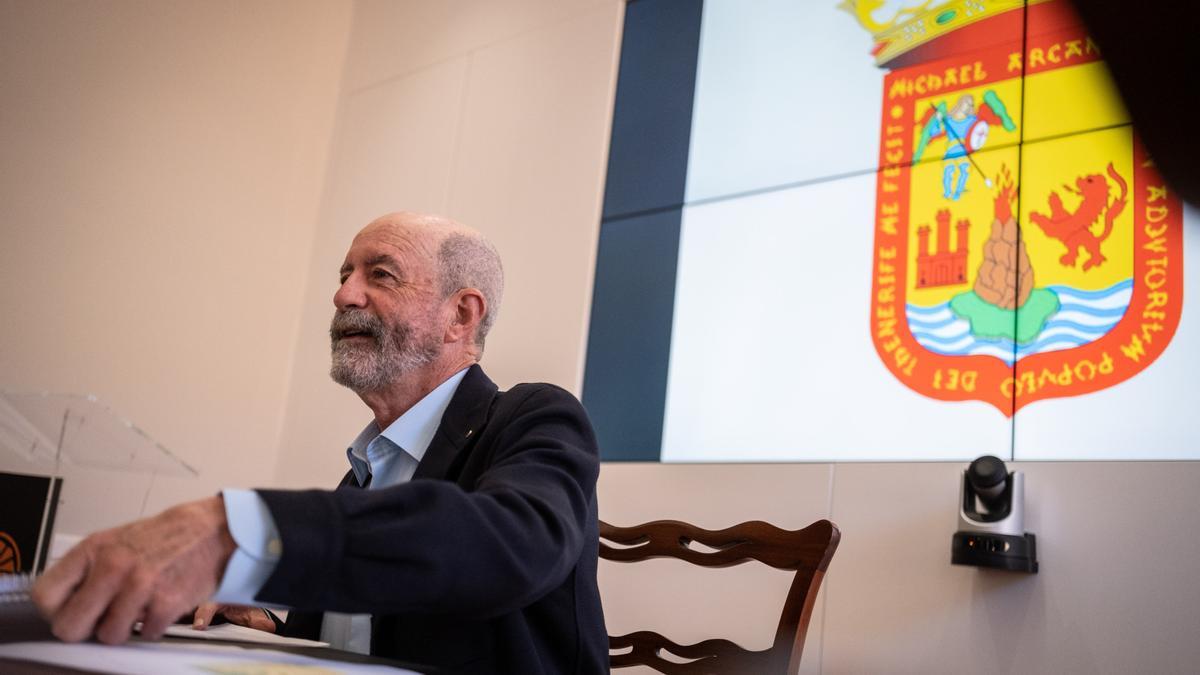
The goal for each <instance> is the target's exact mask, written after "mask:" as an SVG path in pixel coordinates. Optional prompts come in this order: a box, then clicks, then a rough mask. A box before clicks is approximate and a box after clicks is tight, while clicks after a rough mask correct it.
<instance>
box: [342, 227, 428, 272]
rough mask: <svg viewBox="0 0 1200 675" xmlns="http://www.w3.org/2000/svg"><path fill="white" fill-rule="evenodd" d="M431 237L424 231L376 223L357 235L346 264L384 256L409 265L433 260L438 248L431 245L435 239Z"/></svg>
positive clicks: (348, 252) (348, 253)
mask: <svg viewBox="0 0 1200 675" xmlns="http://www.w3.org/2000/svg"><path fill="white" fill-rule="evenodd" d="M431 235H432V233H430V232H428V231H425V230H424V229H422V228H414V227H411V226H407V225H404V224H397V223H379V222H374V223H371V224H370V225H368V226H366V227H364V228H363V229H362V230H361V231H359V233H358V234H357V235H355V237H354V241H353V242H351V244H350V250H349V251H347V252H346V262H347V263H351V262H365V260H364V259H368V258H370V259H374V258H379V257H382V256H387V257H390V258H393V259H397V260H400V259H403V260H404V261H406V262H410V263H411V262H416V261H418V260H431V259H432V256H433V252H434V250H435V248H436V247H435V246H433V245H432V244H433V242H434V237H433V236H431Z"/></svg>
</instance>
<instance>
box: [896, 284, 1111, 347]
mask: <svg viewBox="0 0 1200 675" xmlns="http://www.w3.org/2000/svg"><path fill="white" fill-rule="evenodd" d="M1047 288H1048V289H1049V290H1051V291H1053V292H1054V293H1055V295H1057V296H1058V298H1059V302H1060V303H1061V306H1060V307H1059V310H1058V311H1057V312H1055V313H1054V314H1053V315H1051V316H1050V318H1049V320H1047V321H1046V325H1045V326H1043V327H1042V331H1041V332H1040V333H1038V336H1037V339H1036V340H1034V341H1033V342H1031V343H1028V344H1023V345H1015V344H1014V343H1013V341H1012V340H1009V339H1007V338H1002V339H998V340H993V339H985V338H979V337H976V336H974V335H971V324H970V322H968V321H967V320H966V319H962V318H959V317H958V316H957V315H955V314H954V312H953V311H951V309H950V303H949V302H945V303H942V304H940V305H935V306H933V307H919V306H914V305H908V306H907V307H906V308H905V314H906V316H907V318H908V326H909V329H910V330H911V331H912V334H913V337H915V338H916V339H917V342H918V343H919V344H921V346H923V347H925V348H926V349H928V350H930V351H932V352H935V353H938V354H945V355H948V356H967V355H986V356H994V357H996V358H998V359H1001V360H1002V361H1004V362H1005V363H1008V364H1011V363H1013V362H1014V361H1015V360H1016V359H1020V358H1022V357H1025V356H1029V355H1031V354H1040V353H1043V352H1052V351H1058V350H1062V349H1072V348H1074V347H1079V346H1082V345H1085V344H1088V343H1089V342H1094V341H1096V340H1098V339H1100V338H1101V337H1103V336H1104V335H1105V334H1106V333H1108V331H1110V330H1112V328H1113V326H1115V325H1117V323H1118V322H1119V321H1120V320H1121V317H1123V316H1124V315H1125V310H1126V308H1127V307H1128V306H1129V300H1130V298H1131V297H1132V294H1133V280H1132V279H1126V280H1124V281H1121V282H1118V283H1116V284H1114V285H1113V286H1111V287H1109V288H1107V289H1104V290H1100V291H1082V290H1079V289H1076V288H1071V287H1068V286H1048V287H1047ZM1014 347H1015V348H1016V349H1015V353H1014Z"/></svg>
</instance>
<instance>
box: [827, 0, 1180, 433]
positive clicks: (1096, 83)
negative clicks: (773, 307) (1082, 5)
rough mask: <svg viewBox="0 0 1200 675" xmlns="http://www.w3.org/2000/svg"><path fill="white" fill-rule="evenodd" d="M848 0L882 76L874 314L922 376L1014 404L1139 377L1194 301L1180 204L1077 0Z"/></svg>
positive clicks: (918, 386) (909, 370)
mask: <svg viewBox="0 0 1200 675" xmlns="http://www.w3.org/2000/svg"><path fill="white" fill-rule="evenodd" d="M844 6H845V7H846V8H847V9H849V10H850V11H852V12H853V13H854V14H855V15H856V16H857V17H858V19H859V21H860V22H861V23H862V24H863V25H864V26H865V27H866V28H868V29H869V30H870V31H871V32H872V34H873V35H874V37H875V41H876V45H875V50H874V55H875V57H876V64H877V65H878V66H880V67H886V68H888V69H889V71H890V72H889V73H888V74H887V76H886V77H885V80H884V88H883V106H882V110H883V115H882V117H883V119H882V124H881V128H880V131H881V135H880V155H879V156H880V160H879V166H880V170H879V176H878V182H877V191H876V222H875V250H874V265H873V269H872V276H873V280H872V297H871V331H872V338H873V341H874V344H875V347H876V350H877V351H878V353H879V356H880V358H882V359H883V362H884V363H885V364H886V366H887V368H888V369H889V370H890V371H891V372H892V374H893V375H895V376H896V377H897V378H898V379H899V380H900V381H901V382H903V383H904V384H905V385H906V386H908V387H909V388H911V389H913V390H914V391H917V392H919V393H921V394H924V395H926V396H930V397H933V398H936V399H941V400H948V401H961V400H979V401H984V402H987V403H990V404H991V405H993V406H995V407H996V408H997V409H998V410H1000V411H1001V412H1002V413H1003V414H1005V415H1008V416H1011V415H1013V414H1015V413H1016V411H1017V410H1019V409H1020V408H1021V407H1022V406H1025V405H1028V404H1030V403H1032V402H1034V401H1037V400H1040V399H1044V398H1053V397H1063V396H1078V395H1081V394H1087V393H1090V392H1094V391H1097V390H1100V389H1103V388H1106V387H1110V386H1113V385H1115V384H1117V383H1119V382H1121V381H1123V380H1126V379H1128V378H1130V377H1133V376H1135V375H1136V374H1137V373H1139V372H1140V371H1141V370H1143V369H1144V368H1146V367H1147V366H1148V365H1150V363H1152V362H1153V361H1154V360H1155V359H1156V358H1157V357H1158V356H1159V355H1160V354H1161V353H1162V352H1163V350H1164V349H1165V348H1166V347H1167V345H1168V343H1169V342H1170V340H1171V337H1172V335H1173V334H1174V332H1175V328H1176V326H1177V325H1178V323H1179V316H1180V310H1181V307H1182V302H1183V297H1182V280H1183V259H1182V239H1181V237H1182V233H1181V230H1182V206H1181V204H1180V202H1179V200H1178V199H1177V198H1176V197H1174V196H1173V194H1172V193H1171V191H1170V190H1169V189H1168V188H1167V186H1166V184H1165V183H1164V182H1163V180H1162V178H1161V176H1159V174H1158V172H1157V171H1156V170H1155V167H1154V164H1153V161H1152V160H1151V159H1150V158H1149V157H1148V156H1147V155H1146V153H1145V151H1144V150H1143V148H1142V146H1141V144H1140V143H1139V141H1138V139H1137V136H1136V134H1135V133H1134V131H1133V129H1132V127H1131V126H1130V124H1129V122H1128V118H1127V116H1126V115H1125V113H1124V110H1123V108H1122V105H1121V102H1120V99H1119V97H1118V96H1117V94H1116V92H1115V90H1114V89H1113V88H1112V84H1111V82H1110V81H1109V79H1108V75H1107V71H1106V70H1105V68H1104V64H1103V61H1102V60H1101V54H1100V49H1099V47H1098V46H1097V45H1096V44H1095V43H1094V42H1093V41H1092V40H1091V39H1090V38H1089V37H1088V35H1087V33H1086V30H1085V29H1084V28H1083V26H1082V25H1081V24H1080V22H1079V21H1078V19H1077V18H1076V17H1075V15H1074V13H1073V11H1072V10H1071V8H1070V5H1069V4H1068V3H1066V2H1064V1H1063V0H1048V1H1045V2H1030V3H1029V4H1028V6H1026V4H1025V3H1023V2H1014V1H1012V0H994V1H990V2H989V1H985V0H958V1H949V2H947V1H945V0H928V1H925V2H908V3H904V2H900V3H883V2H868V1H858V2H856V1H854V0H849V1H848V2H847V3H845V4H844Z"/></svg>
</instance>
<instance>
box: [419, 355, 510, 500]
mask: <svg viewBox="0 0 1200 675" xmlns="http://www.w3.org/2000/svg"><path fill="white" fill-rule="evenodd" d="M497 391H498V387H496V383H495V382H492V380H491V379H490V378H489V377H488V376H487V375H485V374H484V373H483V369H482V368H480V367H479V364H475V365H473V366H471V369H470V370H468V371H467V374H466V375H464V376H463V379H462V382H460V383H459V384H458V390H457V391H455V392H454V398H452V399H450V405H449V407H447V408H446V413H445V414H444V415H442V422H441V424H439V425H438V429H437V433H435V434H434V435H433V440H432V441H430V442H429V448H428V449H427V450H425V457H424V458H423V459H422V460H421V463H420V464H418V465H417V471H416V473H414V474H413V480H416V479H418V478H434V479H441V478H445V477H446V473H447V471H449V469H450V466H451V465H452V464H453V463H454V459H455V458H456V457H458V455H459V453H460V452H462V450H463V449H464V448H465V447H467V445H469V444H470V443H473V442H474V441H475V439H476V438H478V435H479V432H480V430H481V429H482V428H483V425H484V424H485V423H486V422H487V417H488V413H489V412H490V411H491V408H492V400H493V399H495V397H496V392H497Z"/></svg>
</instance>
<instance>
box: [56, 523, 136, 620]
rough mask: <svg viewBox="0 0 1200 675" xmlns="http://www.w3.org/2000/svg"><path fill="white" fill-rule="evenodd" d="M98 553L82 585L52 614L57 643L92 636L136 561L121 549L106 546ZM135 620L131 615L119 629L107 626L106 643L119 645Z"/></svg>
mask: <svg viewBox="0 0 1200 675" xmlns="http://www.w3.org/2000/svg"><path fill="white" fill-rule="evenodd" d="M98 553H99V554H98V555H96V556H95V559H94V561H93V563H92V564H91V565H89V566H88V569H87V572H86V576H85V578H84V580H83V583H82V584H81V585H80V586H79V587H78V588H77V589H76V590H75V592H74V593H73V594H72V595H71V596H70V597H69V598H68V599H67V601H66V602H65V603H64V604H63V605H62V606H61V607H60V608H59V610H58V611H57V612H54V613H53V615H52V617H53V618H52V621H51V628H52V630H53V631H54V634H55V635H56V636H57V637H58V638H59V639H60V640H64V641H66V642H78V641H80V640H84V639H87V638H88V637H90V636H91V635H92V633H93V631H94V630H95V628H96V625H97V623H98V622H99V621H100V617H101V616H103V615H104V614H105V613H106V612H107V610H108V609H109V607H110V606H111V605H112V604H113V600H114V597H116V596H117V595H118V593H119V592H120V591H121V590H122V587H123V586H124V584H125V583H126V577H127V576H128V575H129V572H130V570H131V569H132V568H133V566H134V564H135V562H136V561H135V555H134V553H133V552H132V551H130V550H128V549H125V548H123V547H113V546H108V547H104V549H103V550H101V551H99V552H98ZM143 601H144V599H143ZM132 602H133V599H129V600H126V601H125V605H126V606H128V604H130V603H132ZM136 619H137V616H136V614H135V615H134V616H133V618H132V619H131V620H129V622H128V623H127V624H125V626H124V629H123V630H122V629H118V628H116V627H109V628H108V629H107V630H106V632H105V636H106V637H107V638H109V639H108V640H106V641H114V640H115V641H122V642H123V641H124V640H125V639H127V638H128V637H129V632H130V631H131V630H132V628H133V622H134V621H135V620H136Z"/></svg>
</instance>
